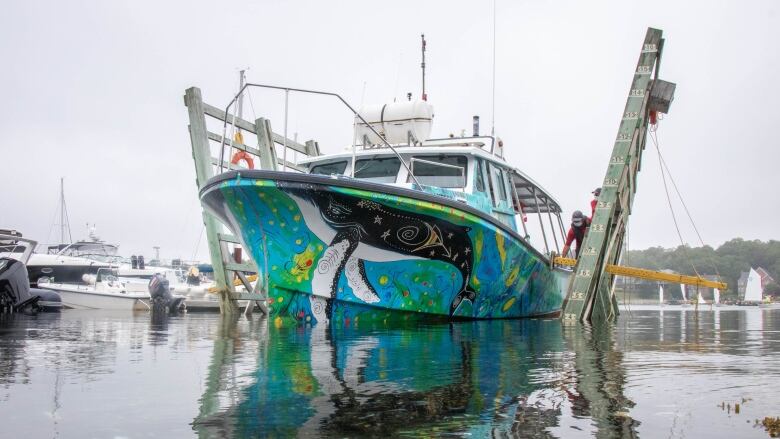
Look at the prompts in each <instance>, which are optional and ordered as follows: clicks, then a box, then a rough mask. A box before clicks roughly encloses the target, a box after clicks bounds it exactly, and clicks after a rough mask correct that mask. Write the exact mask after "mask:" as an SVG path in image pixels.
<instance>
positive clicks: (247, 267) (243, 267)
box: [225, 262, 257, 273]
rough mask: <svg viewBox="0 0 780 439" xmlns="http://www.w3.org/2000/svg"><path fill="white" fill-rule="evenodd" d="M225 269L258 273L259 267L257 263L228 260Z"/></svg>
mask: <svg viewBox="0 0 780 439" xmlns="http://www.w3.org/2000/svg"><path fill="white" fill-rule="evenodd" d="M225 270H230V271H249V272H251V273H257V268H255V265H254V264H251V263H238V262H226V263H225Z"/></svg>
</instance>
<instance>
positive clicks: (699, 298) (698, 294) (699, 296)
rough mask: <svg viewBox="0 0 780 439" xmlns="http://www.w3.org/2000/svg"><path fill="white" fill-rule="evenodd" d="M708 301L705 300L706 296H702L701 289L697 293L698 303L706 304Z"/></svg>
mask: <svg viewBox="0 0 780 439" xmlns="http://www.w3.org/2000/svg"><path fill="white" fill-rule="evenodd" d="M705 303H706V302H705V301H704V297H702V296H701V291H699V292H698V293H697V295H696V304H697V305H704V304H705Z"/></svg>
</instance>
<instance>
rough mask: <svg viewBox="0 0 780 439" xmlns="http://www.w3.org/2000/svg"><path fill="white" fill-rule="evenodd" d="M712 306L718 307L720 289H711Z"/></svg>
mask: <svg viewBox="0 0 780 439" xmlns="http://www.w3.org/2000/svg"><path fill="white" fill-rule="evenodd" d="M712 304H713V305H715V306H720V289H719V288H713V289H712Z"/></svg>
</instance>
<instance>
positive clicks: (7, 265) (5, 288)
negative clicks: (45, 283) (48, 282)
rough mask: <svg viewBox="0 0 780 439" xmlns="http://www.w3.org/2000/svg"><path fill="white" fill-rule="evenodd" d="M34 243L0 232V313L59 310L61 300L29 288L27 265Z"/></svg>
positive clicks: (3, 231) (4, 231)
mask: <svg viewBox="0 0 780 439" xmlns="http://www.w3.org/2000/svg"><path fill="white" fill-rule="evenodd" d="M36 245H37V242H35V241H33V240H31V239H27V238H23V237H22V235H21V234H19V233H16V232H11V231H6V230H2V231H0V312H9V311H11V312H14V311H22V312H29V311H31V312H37V311H59V310H60V309H61V308H62V300H61V298H60V296H59V295H58V294H56V293H55V292H52V291H48V290H42V289H38V288H31V287H30V281H29V276H28V274H27V262H28V260H29V259H30V255H31V254H32V252H33V250H34V249H35V246H36Z"/></svg>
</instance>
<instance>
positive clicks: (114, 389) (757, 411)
mask: <svg viewBox="0 0 780 439" xmlns="http://www.w3.org/2000/svg"><path fill="white" fill-rule="evenodd" d="M736 404H739V410H738V412H737V411H735V409H736V407H735V405H736ZM765 416H780V309H776V310H775V309H761V308H757V307H750V308H729V307H721V308H715V309H714V310H711V309H710V308H709V307H706V308H704V309H702V310H699V311H698V312H697V311H695V310H694V309H693V308H680V307H672V306H667V307H664V308H658V307H656V308H644V309H638V308H636V307H635V308H633V309H632V310H631V312H630V313H629V312H628V311H624V312H623V314H622V316H621V318H620V320H619V322H618V324H617V325H615V326H614V327H610V328H604V329H600V330H589V331H586V330H583V328H582V327H575V328H571V329H570V328H565V327H563V326H562V325H561V323H560V322H559V321H557V320H514V321H493V322H464V323H455V324H439V325H429V326H425V325H409V326H400V327H398V326H396V327H354V326H352V327H346V328H345V327H340V328H335V327H325V326H324V325H319V326H315V327H314V328H312V327H295V326H292V327H289V326H285V325H279V322H274V321H270V322H269V321H268V320H267V319H264V318H261V317H259V316H257V315H255V316H254V317H253V318H252V319H251V320H247V319H246V318H241V319H238V320H237V321H231V320H223V319H222V318H221V317H220V316H218V315H208V314H189V315H184V316H180V317H169V318H167V319H166V320H162V321H157V322H153V321H152V320H151V319H150V316H149V314H148V313H137V314H130V313H114V312H104V311H76V310H68V311H64V312H62V313H61V314H41V315H38V316H21V315H17V316H8V315H0V437H9V438H48V437H61V438H92V437H95V438H114V437H116V438H145V437H164V438H176V437H192V436H200V437H256V436H261V437H263V436H274V437H290V436H302V437H318V436H329V437H364V436H379V437H397V436H412V437H420V436H429V437H434V436H435V437H438V436H458V437H491V436H493V437H506V436H509V437H511V436H516V437H590V436H594V435H596V436H599V437H635V436H641V437H650V438H655V437H705V436H706V437H739V438H747V437H757V438H761V437H769V435H768V434H767V432H766V431H765V430H764V428H763V427H762V426H760V425H756V422H755V421H756V419H763V418H764V417H765Z"/></svg>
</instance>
